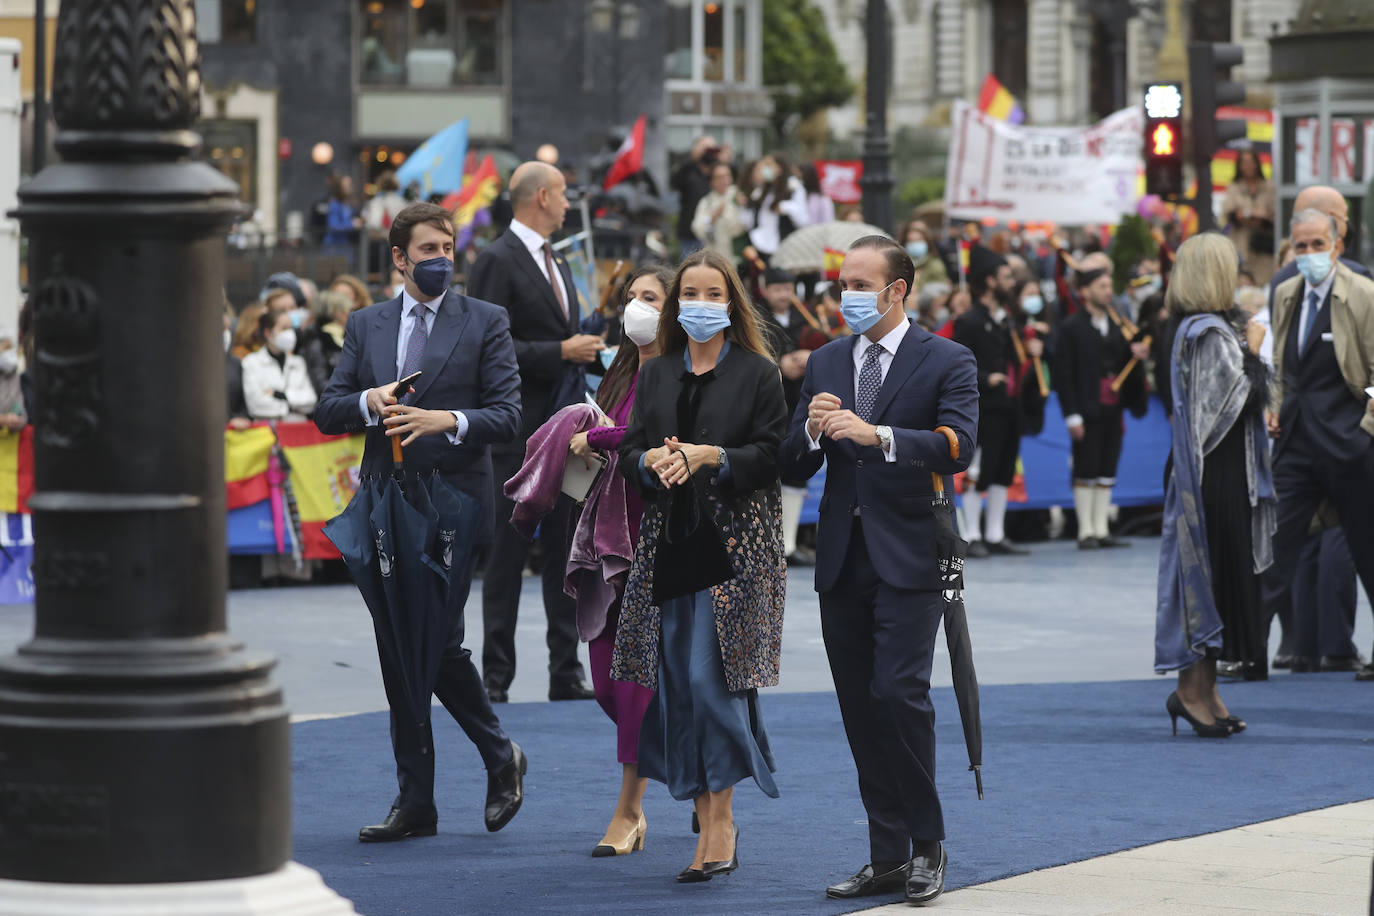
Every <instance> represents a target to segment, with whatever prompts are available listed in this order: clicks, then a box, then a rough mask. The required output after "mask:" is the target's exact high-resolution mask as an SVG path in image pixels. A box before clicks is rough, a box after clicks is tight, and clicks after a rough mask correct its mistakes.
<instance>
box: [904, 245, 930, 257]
mask: <svg viewBox="0 0 1374 916" xmlns="http://www.w3.org/2000/svg"><path fill="white" fill-rule="evenodd" d="M906 253H907V254H909V255H911V257H912V258H913V259H915V260H920V259H921V258H924V257H925V256H926V255H927V254H929V253H930V246H929V245H928V244H926V243H925V242H923V241H922V242H907V243H906Z"/></svg>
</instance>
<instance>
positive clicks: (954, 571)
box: [930, 427, 983, 799]
mask: <svg viewBox="0 0 1374 916" xmlns="http://www.w3.org/2000/svg"><path fill="white" fill-rule="evenodd" d="M943 429H944V427H941V429H939V430H936V432H940V431H941V430H943ZM948 435H949V437H950V451H951V452H952V453H953V455H954V457H958V444H957V443H958V440H957V439H955V438H954V436H953V434H952V433H949V434H948ZM930 476H931V480H932V482H933V483H934V485H935V498H934V500H933V502H932V503H931V507H932V510H933V511H932V517H933V518H934V519H935V558H936V562H937V564H938V568H939V570H940V578H941V591H942V594H943V595H944V599H945V613H944V622H945V644H946V645H947V646H948V647H949V664H950V671H951V675H952V677H953V679H954V697H955V699H956V700H957V701H958V703H959V719H960V721H961V722H962V723H963V725H964V746H965V747H966V748H967V749H968V762H969V767H968V768H969V769H970V770H972V771H973V778H974V782H975V783H976V785H977V787H978V797H979V798H980V799H981V798H982V797H983V771H982V766H983V721H982V716H981V714H980V713H979V711H978V674H977V672H975V671H974V670H973V643H972V642H971V641H970V640H969V635H968V613H967V611H966V609H965V608H964V596H963V590H964V554H965V553H966V552H967V551H968V542H966V541H965V540H964V539H963V538H961V537H959V533H958V531H957V530H956V529H955V527H954V504H953V502H952V501H951V500H950V498H949V495H948V494H947V493H946V492H945V482H944V478H943V477H941V476H940V475H939V474H931V475H930Z"/></svg>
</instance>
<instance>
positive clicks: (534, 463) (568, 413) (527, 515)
mask: <svg viewBox="0 0 1374 916" xmlns="http://www.w3.org/2000/svg"><path fill="white" fill-rule="evenodd" d="M596 417H597V412H596V408H595V407H592V406H591V405H590V404H570V405H569V406H567V407H564V408H563V409H562V410H560V411H558V413H556V414H554V415H553V416H551V417H549V419H548V420H546V421H545V422H544V425H543V426H541V427H539V428H538V429H536V430H535V431H534V435H533V436H530V439H529V441H528V442H526V443H525V463H524V464H522V465H520V470H518V471H516V472H515V476H514V477H512V478H511V479H510V480H507V481H506V485H505V487H504V488H503V489H504V491H505V494H506V498H507V499H509V500H511V501H512V502H514V503H515V509H514V511H512V512H511V514H510V523H511V525H512V526H513V527H514V528H515V530H516V531H518V532H520V536H521V537H523V538H525V539H526V540H531V539H533V538H534V531H535V529H536V528H538V527H539V521H540V520H541V519H542V518H544V516H546V515H548V514H549V513H550V512H552V511H553V506H554V503H556V502H558V497H559V496H560V495H562V493H563V468H564V466H565V465H566V464H567V461H568V455H569V454H570V453H569V451H568V442H569V441H571V440H572V437H573V436H575V435H576V434H578V433H581V432H586V431H587V430H588V429H591V428H592V427H593V426H595V425H596ZM602 476H605V475H602Z"/></svg>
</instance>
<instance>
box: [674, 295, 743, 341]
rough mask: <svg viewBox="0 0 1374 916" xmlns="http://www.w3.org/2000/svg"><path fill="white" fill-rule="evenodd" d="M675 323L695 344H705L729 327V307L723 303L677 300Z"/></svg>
mask: <svg viewBox="0 0 1374 916" xmlns="http://www.w3.org/2000/svg"><path fill="white" fill-rule="evenodd" d="M677 308H678V312H677V323H678V324H680V325H682V329H683V330H684V331H686V332H687V336H688V337H690V338H692V339H693V340H695V341H696V342H697V343H706V341H708V340H710V339H711V338H712V337H715V336H716V335H717V334H719V333H720V332H721V331H723V330H725V329H726V328H728V327H729V326H730V306H729V305H727V304H726V303H724V302H707V301H705V300H702V299H679V300H678V304H677Z"/></svg>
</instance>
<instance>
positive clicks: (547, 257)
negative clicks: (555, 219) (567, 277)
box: [544, 242, 568, 318]
mask: <svg viewBox="0 0 1374 916" xmlns="http://www.w3.org/2000/svg"><path fill="white" fill-rule="evenodd" d="M544 269H545V270H547V271H548V272H549V285H550V286H552V287H553V297H554V298H555V299H557V300H558V307H559V308H561V309H562V310H563V317H564V318H567V317H568V303H566V302H564V301H563V290H562V289H560V288H559V286H558V274H556V273H555V272H554V269H553V248H552V247H551V246H550V245H549V243H548V242H545V243H544Z"/></svg>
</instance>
